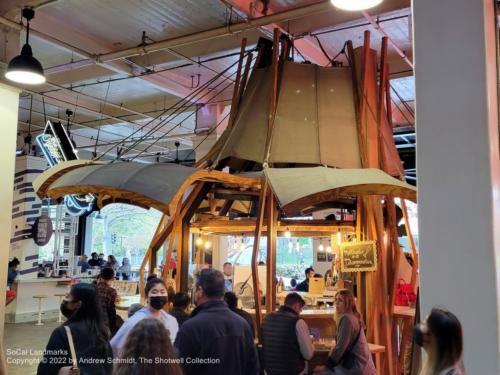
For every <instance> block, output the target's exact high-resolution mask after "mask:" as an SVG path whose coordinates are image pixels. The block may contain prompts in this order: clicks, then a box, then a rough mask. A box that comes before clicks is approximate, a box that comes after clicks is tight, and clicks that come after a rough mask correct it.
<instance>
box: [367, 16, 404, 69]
mask: <svg viewBox="0 0 500 375" xmlns="http://www.w3.org/2000/svg"><path fill="white" fill-rule="evenodd" d="M361 13H362V14H363V16H364V17H365V18H366V19H367V20H368V21H369V22H370V23H371V24H372V26H373V27H374V28H375V29H377V30H378V31H379V32H380V33H381V34H382V35H383V36H385V37H387V39H388V41H389V42H390V43H391V44H392V47H393V48H394V49H395V50H396V52H397V54H398V55H399V56H401V58H402V59H403V61H404V62H405V63H407V64H408V65H409V66H410V68H412V69H414V67H413V62H411V61H410V59H409V58H408V56H406V54H405V53H404V52H403V51H402V50H401V48H399V47H398V45H397V44H396V43H394V41H393V40H392V39H391V37H390V36H389V35H387V33H386V32H385V30H384V29H383V28H382V26H380V24H379V23H377V21H375V20H374V19H373V17H372V16H370V15H369V14H368V13H366V12H361Z"/></svg>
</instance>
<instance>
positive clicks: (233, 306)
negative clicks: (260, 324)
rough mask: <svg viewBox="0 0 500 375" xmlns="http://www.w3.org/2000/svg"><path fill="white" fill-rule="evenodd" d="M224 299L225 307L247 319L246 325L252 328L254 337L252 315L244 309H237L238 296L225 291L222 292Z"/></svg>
mask: <svg viewBox="0 0 500 375" xmlns="http://www.w3.org/2000/svg"><path fill="white" fill-rule="evenodd" d="M224 301H226V303H227V307H229V309H230V310H231V311H232V312H234V313H236V314H238V315H239V316H241V317H242V318H243V319H245V320H246V321H247V323H248V325H249V326H250V328H251V329H252V335H253V337H255V328H254V325H253V319H252V316H251V315H250V314H249V313H247V312H246V311H245V310H243V309H238V297H236V294H234V292H226V294H224Z"/></svg>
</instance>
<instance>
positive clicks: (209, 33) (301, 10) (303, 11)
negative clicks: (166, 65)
mask: <svg viewBox="0 0 500 375" xmlns="http://www.w3.org/2000/svg"><path fill="white" fill-rule="evenodd" d="M331 10H332V5H331V3H330V1H329V0H323V1H320V2H318V3H315V4H311V5H306V6H302V7H297V8H294V9H290V10H286V11H283V12H277V13H273V14H271V15H268V16H263V17H258V18H254V19H251V20H248V21H243V22H239V23H235V24H233V25H227V26H222V27H217V28H215V29H210V30H206V31H201V32H198V33H194V34H189V35H184V36H180V37H177V38H171V39H166V40H162V41H159V42H156V43H152V44H148V45H147V46H141V47H132V48H126V49H123V50H121V51H115V52H110V53H104V54H100V55H98V56H97V61H99V62H110V61H114V60H118V59H123V58H127V57H132V56H138V55H144V54H147V53H151V52H156V51H161V50H163V49H167V48H174V47H179V46H183V45H186V44H193V43H197V42H201V41H204V40H207V39H213V38H218V37H222V36H227V35H231V34H235V33H239V32H242V31H245V30H251V29H256V28H258V27H261V26H265V25H269V24H271V23H279V22H284V21H289V20H293V19H297V18H301V17H305V16H311V15H314V14H318V13H323V12H327V11H331Z"/></svg>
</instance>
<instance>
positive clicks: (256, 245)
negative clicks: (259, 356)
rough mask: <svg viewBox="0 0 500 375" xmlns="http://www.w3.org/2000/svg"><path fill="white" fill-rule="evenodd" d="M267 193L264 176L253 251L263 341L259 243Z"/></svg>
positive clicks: (256, 301) (256, 304) (254, 285)
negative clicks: (258, 264)
mask: <svg viewBox="0 0 500 375" xmlns="http://www.w3.org/2000/svg"><path fill="white" fill-rule="evenodd" d="M266 195H267V179H266V178H265V177H264V178H263V181H262V189H261V191H260V197H259V210H258V213H257V225H256V227H255V234H254V240H253V252H252V286H253V296H254V300H255V323H256V326H257V327H256V328H257V334H258V340H259V342H262V335H261V329H260V327H261V324H262V308H261V303H260V302H261V301H260V299H261V295H260V288H259V268H258V266H257V263H258V254H259V244H260V237H261V233H262V225H263V224H264V211H265V207H266Z"/></svg>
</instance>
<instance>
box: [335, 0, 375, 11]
mask: <svg viewBox="0 0 500 375" xmlns="http://www.w3.org/2000/svg"><path fill="white" fill-rule="evenodd" d="M330 1H331V3H332V4H333V6H334V7H336V8H339V9H342V10H350V11H355V10H366V9H369V8H373V7H375V6H377V5H379V4H380V3H382V1H384V0H330Z"/></svg>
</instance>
